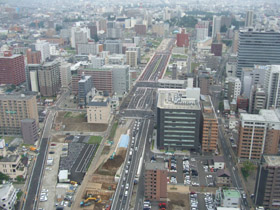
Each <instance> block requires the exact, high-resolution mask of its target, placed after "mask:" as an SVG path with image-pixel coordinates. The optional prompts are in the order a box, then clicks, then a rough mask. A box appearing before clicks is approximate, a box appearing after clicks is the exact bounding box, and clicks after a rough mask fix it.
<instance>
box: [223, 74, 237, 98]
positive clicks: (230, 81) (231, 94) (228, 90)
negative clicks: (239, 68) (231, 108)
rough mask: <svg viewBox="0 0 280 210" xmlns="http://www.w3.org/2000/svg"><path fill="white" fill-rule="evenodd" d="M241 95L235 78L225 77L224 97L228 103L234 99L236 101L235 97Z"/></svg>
mask: <svg viewBox="0 0 280 210" xmlns="http://www.w3.org/2000/svg"><path fill="white" fill-rule="evenodd" d="M240 93H241V82H240V79H238V78H237V77H227V78H226V81H225V92H224V96H225V98H226V99H228V100H229V102H232V100H233V99H234V100H235V101H236V100H237V96H239V95H240Z"/></svg>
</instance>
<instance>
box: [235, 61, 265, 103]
mask: <svg viewBox="0 0 280 210" xmlns="http://www.w3.org/2000/svg"><path fill="white" fill-rule="evenodd" d="M268 68H269V66H259V65H255V66H254V68H243V71H242V75H241V81H242V94H243V95H244V96H246V97H248V98H249V97H250V93H251V89H252V87H253V85H262V86H264V81H265V74H266V71H267V69H268Z"/></svg>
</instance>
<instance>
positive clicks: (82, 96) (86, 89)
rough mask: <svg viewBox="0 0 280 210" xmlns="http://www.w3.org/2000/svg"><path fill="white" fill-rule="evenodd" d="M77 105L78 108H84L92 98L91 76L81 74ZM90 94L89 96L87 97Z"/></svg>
mask: <svg viewBox="0 0 280 210" xmlns="http://www.w3.org/2000/svg"><path fill="white" fill-rule="evenodd" d="M78 88H79V89H78V104H79V106H80V107H86V106H87V103H88V102H89V101H90V99H91V98H90V97H92V94H90V93H91V92H92V88H93V82H92V78H91V76H85V75H84V74H82V77H81V79H80V81H79V82H78ZM88 94H90V96H88Z"/></svg>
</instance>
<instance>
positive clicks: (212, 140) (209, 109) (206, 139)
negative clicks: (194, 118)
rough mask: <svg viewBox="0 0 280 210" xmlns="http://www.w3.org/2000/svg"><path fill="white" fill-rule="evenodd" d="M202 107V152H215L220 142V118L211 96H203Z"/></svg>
mask: <svg viewBox="0 0 280 210" xmlns="http://www.w3.org/2000/svg"><path fill="white" fill-rule="evenodd" d="M201 108H202V121H203V125H202V152H211V153H214V152H215V151H216V149H217V144H218V118H217V115H216V112H215V109H214V107H213V103H212V100H211V97H210V96H209V95H203V97H201Z"/></svg>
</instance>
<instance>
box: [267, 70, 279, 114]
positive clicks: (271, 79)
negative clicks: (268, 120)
mask: <svg viewBox="0 0 280 210" xmlns="http://www.w3.org/2000/svg"><path fill="white" fill-rule="evenodd" d="M279 82H280V65H270V66H268V68H267V69H266V72H265V84H264V88H265V91H266V96H267V101H266V108H267V109H268V108H271V107H273V108H275V109H276V108H280V83H279Z"/></svg>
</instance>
